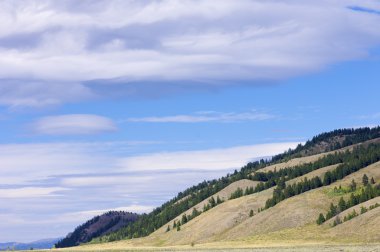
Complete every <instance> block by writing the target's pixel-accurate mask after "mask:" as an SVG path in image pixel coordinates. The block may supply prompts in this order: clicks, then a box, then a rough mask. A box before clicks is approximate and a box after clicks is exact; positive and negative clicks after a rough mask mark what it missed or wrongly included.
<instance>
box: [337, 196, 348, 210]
mask: <svg viewBox="0 0 380 252" xmlns="http://www.w3.org/2000/svg"><path fill="white" fill-rule="evenodd" d="M338 206H339V210H340V212H343V211H344V210H346V202H345V201H344V199H343V197H341V198H340V200H339V203H338Z"/></svg>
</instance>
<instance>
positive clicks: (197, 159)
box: [119, 142, 299, 170]
mask: <svg viewBox="0 0 380 252" xmlns="http://www.w3.org/2000/svg"><path fill="white" fill-rule="evenodd" d="M297 144H299V142H286V143H274V144H259V145H252V146H238V147H232V148H225V149H211V150H201V151H177V152H162V153H153V154H148V155H142V156H136V157H130V158H126V159H122V160H121V162H120V164H119V165H120V166H121V167H122V168H123V169H125V170H131V169H133V170H171V169H176V170H178V169H196V170H220V169H234V168H238V167H241V166H243V165H244V164H246V163H247V162H249V161H252V160H254V159H255V158H259V157H264V156H265V157H267V156H272V155H274V154H277V153H282V152H283V151H285V150H287V149H288V148H289V147H291V148H294V147H296V146H297ZM152 164H154V165H152Z"/></svg>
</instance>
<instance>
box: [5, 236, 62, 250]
mask: <svg viewBox="0 0 380 252" xmlns="http://www.w3.org/2000/svg"><path fill="white" fill-rule="evenodd" d="M61 239H62V238H52V239H43V240H38V241H34V242H28V243H21V242H6V243H0V250H30V249H50V248H52V247H53V246H54V244H55V243H56V242H58V241H59V240H61Z"/></svg>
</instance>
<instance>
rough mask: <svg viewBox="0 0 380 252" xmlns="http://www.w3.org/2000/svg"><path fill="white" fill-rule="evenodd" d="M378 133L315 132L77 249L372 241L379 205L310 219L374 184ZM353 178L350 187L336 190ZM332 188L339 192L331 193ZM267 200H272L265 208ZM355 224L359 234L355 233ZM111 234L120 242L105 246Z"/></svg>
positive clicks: (379, 237)
mask: <svg viewBox="0 0 380 252" xmlns="http://www.w3.org/2000/svg"><path fill="white" fill-rule="evenodd" d="M379 136H380V128H374V129H368V128H366V129H358V130H338V131H333V132H330V133H324V134H321V135H319V136H317V137H315V138H313V139H312V140H311V141H308V142H307V143H306V144H305V145H300V146H298V147H297V148H296V150H289V151H287V152H286V153H284V154H280V155H277V156H275V157H273V159H271V160H260V161H257V162H252V163H249V164H247V165H246V166H244V167H243V168H242V169H241V170H240V171H235V172H234V173H233V174H228V175H227V176H225V177H223V178H220V179H218V180H212V181H204V182H202V183H200V184H198V185H196V186H193V187H191V188H189V189H187V190H185V191H184V192H182V193H179V194H178V196H177V197H175V198H173V199H172V200H171V201H169V202H167V203H165V204H164V205H163V206H161V207H159V208H157V209H155V210H154V211H153V212H152V213H150V214H148V215H144V216H142V218H141V219H140V220H138V221H137V222H135V223H131V224H128V225H126V226H125V227H123V228H121V229H120V230H119V231H116V232H112V233H111V234H108V235H106V236H103V237H101V238H99V239H95V240H93V241H92V243H93V245H90V247H87V246H85V247H86V248H94V249H95V248H97V249H99V248H102V249H107V248H111V247H112V248H119V247H120V248H121V247H133V248H136V247H147V246H148V247H149V246H151V247H162V246H165V247H166V246H190V245H196V246H201V247H202V246H208V247H213V246H216V247H218V246H222V247H223V246H237V245H239V246H254V245H258V244H259V245H262V246H265V245H268V244H277V245H281V244H282V245H284V244H285V245H286V244H295V245H296V244H306V243H310V244H315V243H323V244H326V243H328V244H331V243H340V242H348V241H352V242H364V241H367V242H376V241H378V240H380V235H378V233H380V232H379V231H380V230H379V229H378V228H377V227H378V226H379V225H377V224H380V223H378V222H377V221H378V218H377V216H378V215H377V213H379V209H380V208H373V209H370V210H368V211H367V212H363V213H362V214H359V215H358V216H355V218H352V219H350V220H348V221H345V222H343V223H341V224H339V225H336V226H334V227H332V222H333V219H330V220H328V221H326V222H325V223H324V224H323V225H317V223H316V220H317V219H318V216H319V215H320V214H321V213H323V214H324V215H326V213H327V212H328V211H329V206H330V204H331V203H333V204H338V202H339V200H340V199H341V198H342V197H343V198H345V199H348V198H349V197H350V194H351V193H359V194H360V190H361V189H362V188H364V187H363V185H362V184H361V180H362V177H363V175H364V174H366V175H367V176H368V177H369V178H372V177H373V179H374V180H375V181H376V185H373V186H374V187H375V186H378V185H379V183H378V182H380V169H379V168H380V164H379V163H378V161H379V160H380V146H379V145H378V144H379V143H380V138H378V137H379ZM353 179H354V180H355V181H356V184H357V189H356V190H357V191H355V192H351V191H348V190H346V191H345V190H343V189H345V188H348V187H349V186H350V183H352V180H353ZM378 187H379V190H380V186H378ZM337 188H343V189H339V190H341V191H339V192H337ZM289 190H290V191H291V193H290V194H289ZM276 197H277V198H276ZM268 200H272V203H271V204H269V205H268ZM377 200H378V198H374V199H370V200H369V201H368V202H364V203H361V204H358V205H355V206H353V207H352V208H349V209H347V210H345V211H343V212H342V213H340V214H338V216H341V218H344V217H347V216H346V215H348V214H350V213H352V211H353V210H354V209H355V210H356V212H360V210H361V209H362V208H361V207H362V206H365V207H366V208H370V207H372V205H374V204H376V203H377ZM371 204H372V205H371ZM379 204H380V202H379ZM334 218H337V217H336V216H334ZM358 224H360V225H361V229H360V230H362V231H363V233H360V234H358V233H356V232H355V230H356V227H355V225H358ZM179 225H180V227H178V226H179ZM371 225H376V227H372V226H371ZM362 227H363V228H362ZM364 227H367V229H364ZM371 227H372V228H371ZM349 230H351V232H349ZM352 230H353V231H352ZM139 237H140V238H139ZM130 238H133V239H130ZM119 239H124V240H123V241H119V242H112V243H109V242H110V241H115V240H119ZM125 239H126V240H125ZM99 242H101V243H103V244H99Z"/></svg>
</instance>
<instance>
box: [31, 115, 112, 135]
mask: <svg viewBox="0 0 380 252" xmlns="http://www.w3.org/2000/svg"><path fill="white" fill-rule="evenodd" d="M31 128H32V131H33V132H35V133H37V134H46V135H81V134H97V133H102V132H110V131H115V130H116V129H117V127H116V125H115V124H114V123H113V121H112V120H111V119H109V118H107V117H103V116H98V115H89V114H69V115H59V116H48V117H43V118H41V119H39V120H37V121H36V122H34V123H33V124H32V125H31Z"/></svg>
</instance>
